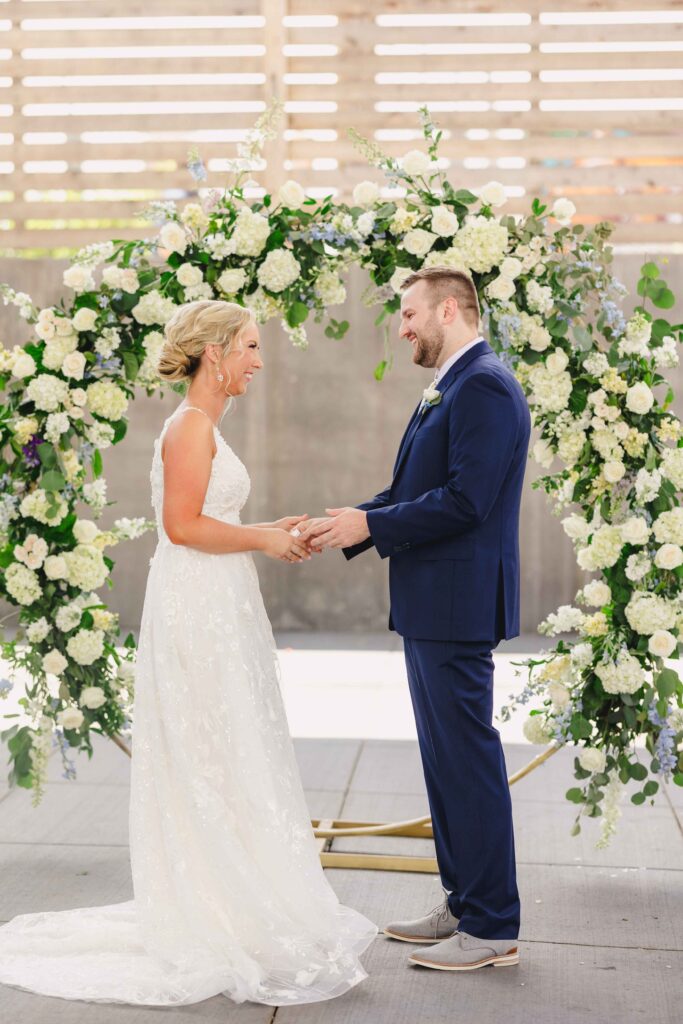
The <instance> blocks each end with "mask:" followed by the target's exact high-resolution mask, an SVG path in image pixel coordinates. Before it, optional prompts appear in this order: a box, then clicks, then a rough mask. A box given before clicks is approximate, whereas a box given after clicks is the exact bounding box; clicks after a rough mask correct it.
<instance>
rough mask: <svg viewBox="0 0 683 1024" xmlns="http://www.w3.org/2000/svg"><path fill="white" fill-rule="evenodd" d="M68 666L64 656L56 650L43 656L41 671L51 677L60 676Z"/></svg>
mask: <svg viewBox="0 0 683 1024" xmlns="http://www.w3.org/2000/svg"><path fill="white" fill-rule="evenodd" d="M68 664H69V663H68V661H67V660H66V658H65V657H64V655H63V654H62V653H61V651H58V650H57V649H56V648H54V649H53V650H51V651H48V652H47V654H45V655H43V671H44V672H47V673H49V674H50V675H52V676H59V675H61V674H62V672H63V671H64V669H65V668H66V666H67V665H68Z"/></svg>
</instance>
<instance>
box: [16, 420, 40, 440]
mask: <svg viewBox="0 0 683 1024" xmlns="http://www.w3.org/2000/svg"><path fill="white" fill-rule="evenodd" d="M12 432H13V433H14V436H15V438H16V439H17V441H18V442H19V444H28V442H29V441H30V440H31V438H32V437H33V435H34V434H37V433H38V420H37V419H36V418H35V416H22V417H20V418H19V419H18V420H16V421H15V423H14V425H13V426H12Z"/></svg>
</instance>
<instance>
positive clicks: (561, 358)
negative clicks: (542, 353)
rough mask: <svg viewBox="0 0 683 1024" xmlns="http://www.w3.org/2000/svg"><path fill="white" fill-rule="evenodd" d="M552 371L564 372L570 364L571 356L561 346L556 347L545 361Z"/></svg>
mask: <svg viewBox="0 0 683 1024" xmlns="http://www.w3.org/2000/svg"><path fill="white" fill-rule="evenodd" d="M545 365H546V366H547V367H548V369H549V370H550V372H551V373H562V371H563V370H566V369H567V366H568V365H569V356H568V355H567V353H566V352H565V351H564V349H561V348H554V349H553V350H552V352H551V353H550V355H549V356H548V358H547V359H546V361H545Z"/></svg>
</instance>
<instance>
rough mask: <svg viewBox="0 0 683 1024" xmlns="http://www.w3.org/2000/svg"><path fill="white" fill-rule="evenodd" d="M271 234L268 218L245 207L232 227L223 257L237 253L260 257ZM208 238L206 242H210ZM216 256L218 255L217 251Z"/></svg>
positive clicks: (238, 254) (223, 249) (222, 252)
mask: <svg viewBox="0 0 683 1024" xmlns="http://www.w3.org/2000/svg"><path fill="white" fill-rule="evenodd" d="M269 234H270V223H269V222H268V218H267V217H262V216H261V214H260V213H253V212H252V211H251V210H250V209H249V207H246V206H245V207H243V208H242V209H241V210H240V211H239V213H238V214H237V217H236V218H235V223H234V224H233V226H232V233H231V235H230V238H229V239H228V240H227V243H226V244H225V246H223V248H222V251H221V255H222V256H230V255H231V254H232V253H235V255H237V256H260V255H261V253H262V252H263V250H264V248H265V245H266V242H267V241H268V236H269ZM210 237H211V236H208V238H207V239H206V241H207V242H208V240H209V238H210ZM213 251H214V255H216V251H215V249H214V250H213Z"/></svg>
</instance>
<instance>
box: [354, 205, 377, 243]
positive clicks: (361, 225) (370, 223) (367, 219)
mask: <svg viewBox="0 0 683 1024" xmlns="http://www.w3.org/2000/svg"><path fill="white" fill-rule="evenodd" d="M374 226H375V214H374V213H373V212H372V210H366V211H365V213H361V215H360V217H359V218H358V220H357V221H356V230H357V232H358V234H359V235H360V236H361V238H367V236H368V235H369V234H370V233H371V232H372V230H373V228H374Z"/></svg>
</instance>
